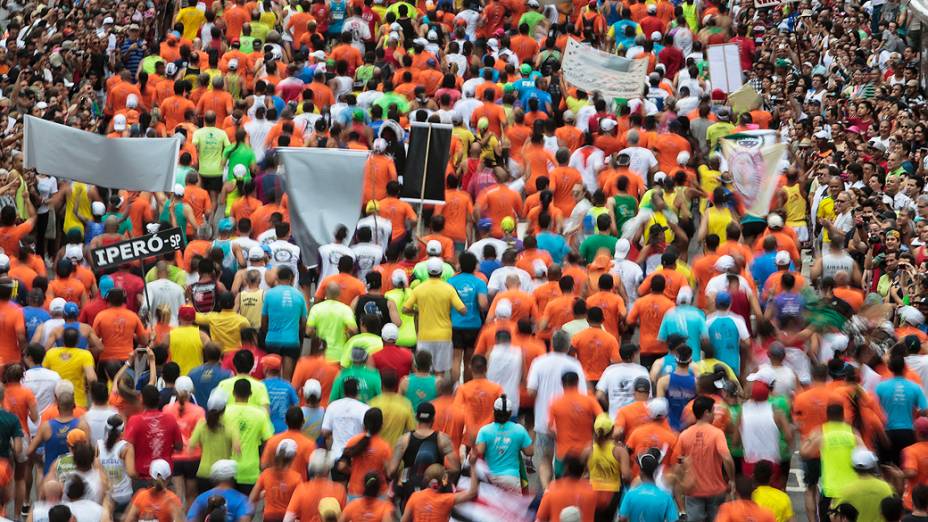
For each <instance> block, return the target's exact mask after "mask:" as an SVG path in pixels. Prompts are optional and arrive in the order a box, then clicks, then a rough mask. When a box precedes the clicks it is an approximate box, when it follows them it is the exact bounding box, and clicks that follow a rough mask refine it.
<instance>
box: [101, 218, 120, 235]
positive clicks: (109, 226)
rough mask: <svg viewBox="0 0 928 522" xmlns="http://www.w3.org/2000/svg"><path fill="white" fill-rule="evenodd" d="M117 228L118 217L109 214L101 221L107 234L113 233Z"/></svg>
mask: <svg viewBox="0 0 928 522" xmlns="http://www.w3.org/2000/svg"><path fill="white" fill-rule="evenodd" d="M118 230H119V219H117V218H116V216H109V217H108V218H106V220H105V221H103V231H104V232H106V233H107V234H115V233H116V231H118Z"/></svg>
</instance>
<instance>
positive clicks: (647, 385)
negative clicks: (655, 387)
mask: <svg viewBox="0 0 928 522" xmlns="http://www.w3.org/2000/svg"><path fill="white" fill-rule="evenodd" d="M633 388H634V390H635V391H636V392H649V393H650V392H651V381H650V380H649V379H648V378H647V377H638V378H637V379H635V383H634V385H633Z"/></svg>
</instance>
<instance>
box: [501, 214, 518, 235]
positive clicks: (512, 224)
mask: <svg viewBox="0 0 928 522" xmlns="http://www.w3.org/2000/svg"><path fill="white" fill-rule="evenodd" d="M499 226H500V228H502V229H503V231H504V232H512V231H513V230H515V229H516V220H515V219H512V216H506V217H504V218H503V221H502V222H501V223H500V224H499Z"/></svg>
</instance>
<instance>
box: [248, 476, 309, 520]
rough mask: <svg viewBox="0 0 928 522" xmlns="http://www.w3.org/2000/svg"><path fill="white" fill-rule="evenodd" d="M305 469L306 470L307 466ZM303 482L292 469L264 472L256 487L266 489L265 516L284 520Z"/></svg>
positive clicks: (259, 477)
mask: <svg viewBox="0 0 928 522" xmlns="http://www.w3.org/2000/svg"><path fill="white" fill-rule="evenodd" d="M303 467H304V469H305V467H306V466H303ZM303 480H304V479H302V478H300V474H299V473H297V472H296V471H293V469H292V468H290V469H285V470H278V469H275V468H268V469H266V470H264V471H262V472H261V474H260V475H259V476H258V482H257V483H255V487H261V488H263V489H264V516H265V517H274V518H283V516H284V515H286V514H287V505H288V504H290V499H291V497H293V492H294V491H296V488H297V486H299V485H300V483H301V482H303Z"/></svg>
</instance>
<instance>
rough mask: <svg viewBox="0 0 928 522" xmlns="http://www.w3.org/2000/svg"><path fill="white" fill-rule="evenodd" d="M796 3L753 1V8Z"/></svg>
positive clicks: (788, 1) (782, 0)
mask: <svg viewBox="0 0 928 522" xmlns="http://www.w3.org/2000/svg"><path fill="white" fill-rule="evenodd" d="M798 1H799V0H754V7H756V8H758V9H760V8H761V7H773V6H777V5H781V4H788V3H792V2H798ZM913 3H914V2H913Z"/></svg>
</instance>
